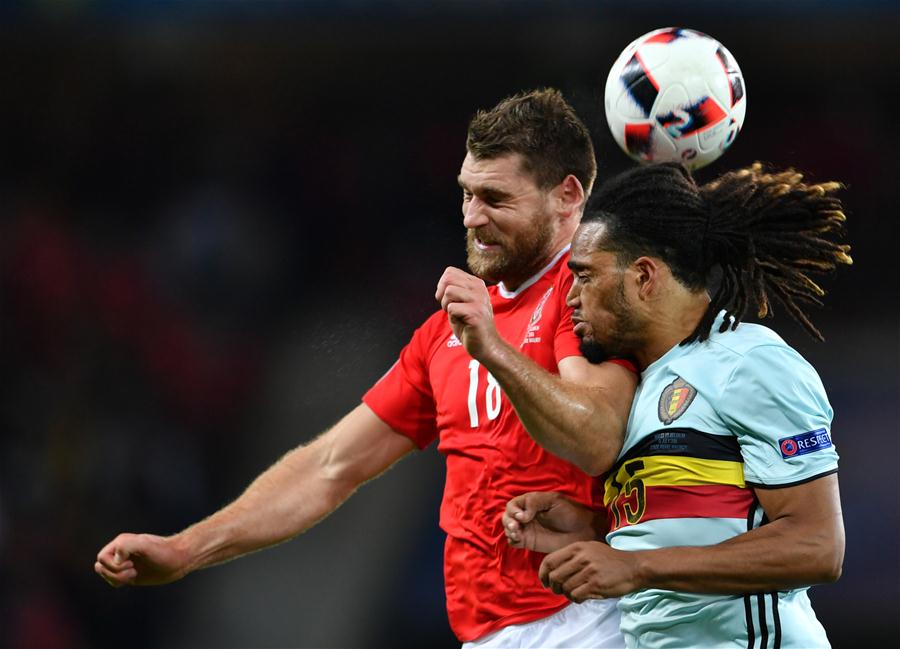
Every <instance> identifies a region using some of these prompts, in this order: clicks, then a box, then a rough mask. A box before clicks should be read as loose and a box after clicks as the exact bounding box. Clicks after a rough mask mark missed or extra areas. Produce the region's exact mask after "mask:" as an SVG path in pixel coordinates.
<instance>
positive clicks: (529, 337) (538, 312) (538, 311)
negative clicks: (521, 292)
mask: <svg viewBox="0 0 900 649" xmlns="http://www.w3.org/2000/svg"><path fill="white" fill-rule="evenodd" d="M552 292H553V287H552V286H551V287H550V288H548V289H547V292H546V293H544V295H543V296H542V297H541V301H540V302H538V305H537V307H536V308H535V310H534V313H532V314H531V320H530V321H529V322H528V331H526V332H525V340H523V341H522V346H524V345H525V344H526V343H539V342H541V337H540V335H539V334H538V331H539V330H540V328H541V325H539V324H538V323H539V322H540V321H541V316H542V315H544V305H545V304H547V300H548V299H549V298H550V294H551V293H552Z"/></svg>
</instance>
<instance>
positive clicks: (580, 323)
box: [572, 315, 591, 338]
mask: <svg viewBox="0 0 900 649" xmlns="http://www.w3.org/2000/svg"><path fill="white" fill-rule="evenodd" d="M572 324H573V325H574V327H573V328H572V331H574V332H575V335H576V336H578V337H579V338H584V336H585V335H586V334H587V333H588V331H590V328H591V326H590V325H589V324H588V323H587V322H585V321H584V320H582V319H581V318H580V317H578V316H577V315H573V316H572Z"/></svg>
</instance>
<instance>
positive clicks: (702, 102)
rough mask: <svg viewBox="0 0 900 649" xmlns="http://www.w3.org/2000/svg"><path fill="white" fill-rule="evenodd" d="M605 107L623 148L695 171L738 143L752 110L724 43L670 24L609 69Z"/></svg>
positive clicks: (639, 42)
mask: <svg viewBox="0 0 900 649" xmlns="http://www.w3.org/2000/svg"><path fill="white" fill-rule="evenodd" d="M605 104H606V119H607V121H608V122H609V128H610V129H612V134H613V137H614V138H615V139H616V142H618V143H619V146H620V147H622V150H623V151H625V153H627V154H628V155H630V156H631V157H632V158H634V159H635V160H639V161H641V162H665V161H679V162H683V163H684V164H685V165H687V166H688V167H690V168H692V169H696V168H699V167H702V166H704V165H707V164H709V163H710V162H712V161H713V160H715V159H716V158H718V157H719V156H720V155H722V153H723V152H724V151H725V149H727V148H728V147H729V146H731V144H732V142H734V139H735V138H736V137H737V134H738V133H739V132H740V130H741V126H742V125H743V123H744V115H745V114H746V113H747V87H746V85H745V84H744V77H743V75H742V74H741V70H740V68H739V67H738V64H737V61H735V60H734V57H732V56H731V53H730V52H729V51H728V50H727V49H725V47H724V46H723V45H722V44H721V43H719V42H718V41H717V40H715V39H714V38H711V37H709V36H707V35H706V34H701V33H700V32H697V31H693V30H690V29H680V28H677V27H667V28H666V29H657V30H656V31H653V32H650V33H649V34H644V35H643V36H641V37H640V38H638V39H637V40H635V41H634V42H633V43H631V45H629V46H628V47H626V48H625V50H624V51H623V52H622V54H621V55H620V56H619V58H618V59H617V60H616V62H615V63H614V64H613V66H612V70H610V71H609V77H608V78H607V80H606V98H605Z"/></svg>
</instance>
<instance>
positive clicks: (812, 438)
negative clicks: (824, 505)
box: [720, 345, 838, 487]
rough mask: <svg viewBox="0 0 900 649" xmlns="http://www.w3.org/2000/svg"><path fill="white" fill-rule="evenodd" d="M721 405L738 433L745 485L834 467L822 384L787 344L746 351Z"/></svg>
mask: <svg viewBox="0 0 900 649" xmlns="http://www.w3.org/2000/svg"><path fill="white" fill-rule="evenodd" d="M720 408H721V413H720V414H721V415H722V417H723V419H724V420H725V422H726V423H727V424H728V425H729V426H730V427H731V428H732V430H734V431H735V433H736V434H737V439H738V443H739V444H740V447H741V455H742V456H743V459H744V480H745V482H746V483H747V484H748V485H750V486H755V487H788V486H792V485H796V484H802V483H804V482H808V481H810V480H814V479H816V478H819V477H821V476H824V475H827V474H829V473H834V472H835V471H837V462H838V455H837V452H836V450H835V448H834V444H833V443H832V440H831V419H832V415H833V411H832V409H831V405H830V404H829V403H828V397H827V396H826V394H825V388H824V387H823V386H822V381H821V379H819V375H818V374H817V373H816V371H815V369H813V367H812V366H811V365H810V364H809V363H808V362H807V361H806V360H805V359H804V358H803V357H802V356H800V354H798V353H797V352H796V351H795V350H793V349H791V348H790V347H786V346H780V345H764V346H760V347H756V348H754V349H752V350H750V351H749V352H748V353H746V354H745V355H744V357H743V358H742V359H741V361H740V362H739V364H738V366H737V367H736V368H735V370H734V372H733V373H732V375H731V378H730V380H729V382H728V384H727V385H726V386H725V389H724V391H723V393H722V399H721V405H720Z"/></svg>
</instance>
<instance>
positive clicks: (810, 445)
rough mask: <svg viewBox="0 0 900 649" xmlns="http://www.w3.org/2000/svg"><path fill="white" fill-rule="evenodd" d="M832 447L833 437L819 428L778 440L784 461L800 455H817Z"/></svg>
mask: <svg viewBox="0 0 900 649" xmlns="http://www.w3.org/2000/svg"><path fill="white" fill-rule="evenodd" d="M832 446H833V445H832V443H831V437H830V436H829V435H828V431H827V430H825V429H824V428H817V429H816V430H810V431H808V432H806V433H800V434H799V435H793V436H791V437H782V438H781V439H779V440H778V448H779V449H780V450H781V457H782V459H784V460H787V459H789V458H792V457H797V456H798V455H806V454H807V453H815V452H816V451H821V450H822V449H826V448H831V447H832Z"/></svg>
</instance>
